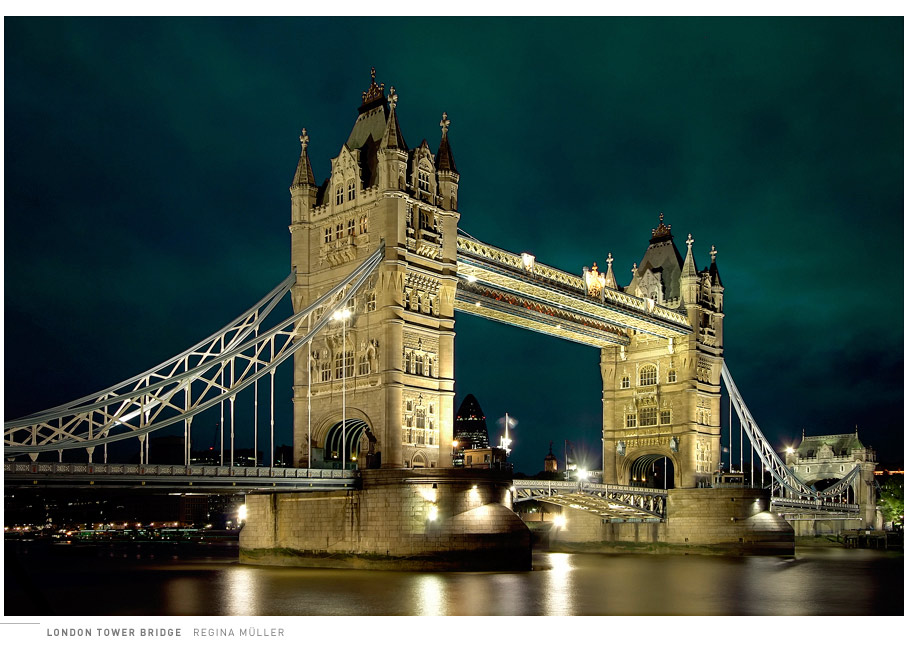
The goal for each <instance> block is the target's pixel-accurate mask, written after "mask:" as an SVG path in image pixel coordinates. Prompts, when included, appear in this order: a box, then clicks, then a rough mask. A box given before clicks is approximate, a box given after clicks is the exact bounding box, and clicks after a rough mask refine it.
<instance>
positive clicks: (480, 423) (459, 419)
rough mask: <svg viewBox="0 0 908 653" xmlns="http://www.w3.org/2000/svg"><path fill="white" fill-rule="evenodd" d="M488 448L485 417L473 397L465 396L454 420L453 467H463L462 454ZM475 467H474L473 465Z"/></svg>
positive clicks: (487, 431)
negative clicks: (471, 450)
mask: <svg viewBox="0 0 908 653" xmlns="http://www.w3.org/2000/svg"><path fill="white" fill-rule="evenodd" d="M488 448H489V430H488V428H487V427H486V416H485V414H484V413H483V412H482V408H480V406H479V402H478V401H476V397H474V396H473V395H467V396H466V397H465V398H464V400H463V402H462V403H461V404H460V409H459V410H458V411H457V416H456V417H455V418H454V466H455V467H463V466H464V453H465V452H466V451H467V450H470V449H485V450H487V449H488ZM474 466H475V465H474Z"/></svg>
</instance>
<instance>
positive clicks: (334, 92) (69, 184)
mask: <svg viewBox="0 0 908 653" xmlns="http://www.w3.org/2000/svg"><path fill="white" fill-rule="evenodd" d="M370 66H375V67H376V69H377V72H378V80H379V81H382V82H384V83H385V84H386V87H387V86H390V85H394V86H395V87H396V89H397V91H398V95H399V97H400V101H399V104H398V112H399V117H400V122H401V127H402V129H403V133H404V136H405V138H406V139H407V142H408V144H409V145H410V146H415V145H417V144H418V143H419V142H420V141H421V140H422V139H423V138H426V139H427V140H428V141H429V143H430V144H431V146H432V147H433V149H434V148H436V147H437V144H438V141H439V137H440V133H439V127H438V121H439V119H440V116H441V113H442V111H447V112H448V114H449V116H450V119H451V121H452V124H451V131H450V139H451V144H452V148H453V151H454V154H455V157H456V160H457V167H458V169H459V171H460V173H461V184H460V209H461V212H462V219H461V227H462V228H463V229H465V230H466V231H467V232H469V233H471V234H472V235H474V236H476V237H477V238H480V239H481V240H484V241H486V242H489V243H492V244H496V245H499V246H501V247H504V248H506V249H509V250H511V251H515V252H523V251H529V252H532V253H534V254H535V255H536V257H537V259H538V260H540V261H542V262H545V263H548V264H551V265H554V266H556V267H560V268H562V269H564V270H567V271H571V272H575V273H579V272H580V270H581V268H582V267H583V266H584V265H591V264H592V263H593V261H597V262H598V263H599V264H600V265H603V263H604V260H605V258H606V256H607V254H608V252H612V253H613V256H614V258H615V269H616V274H617V277H618V282H619V283H621V284H627V283H628V282H629V280H630V268H631V265H632V264H633V263H634V262H639V261H640V259H641V258H642V256H643V252H644V251H645V249H646V246H647V244H648V238H649V235H650V230H651V229H652V228H653V227H654V226H656V224H657V222H658V219H657V216H658V215H659V213H660V211H661V212H664V213H665V216H666V222H668V223H670V224H672V226H673V232H674V234H675V236H676V244H678V245H679V246H680V247H679V248H682V251H683V247H684V246H683V241H684V239H685V238H686V236H687V233H688V232H691V233H692V234H693V236H694V238H695V240H696V242H695V245H694V253H695V255H696V257H697V263H698V265H699V266H700V267H703V265H705V264H707V263H708V261H709V258H708V254H707V252H708V251H709V248H710V246H711V245H715V246H716V248H717V249H718V251H719V255H718V263H719V267H720V270H721V274H722V279H723V282H724V283H725V286H726V314H727V317H726V326H725V333H726V360H727V362H728V364H729V367H730V369H731V371H732V373H733V374H734V376H735V379H736V381H737V383H738V386H739V388H740V389H741V390H742V392H743V393H744V395H745V400H746V401H747V402H748V405H749V407H750V409H751V411H752V413H753V414H754V416H755V417H756V419H757V421H758V422H759V423H760V425H761V427H762V428H763V430H764V432H765V433H766V434H767V435H768V436H769V437H770V438H771V439H772V440H773V441H774V442H776V443H779V444H780V445H781V444H783V443H787V442H788V441H790V440H791V439H792V438H793V437H794V436H795V435H797V434H800V432H801V429H806V430H807V433H808V434H822V433H840V432H845V431H849V430H851V429H853V428H854V426H855V424H857V425H858V426H859V428H860V432H861V436H862V440H863V441H864V442H865V444H868V445H870V446H873V447H875V448H876V449H877V450H878V452H879V454H880V456H881V457H882V458H883V460H884V461H886V462H891V463H895V464H898V463H900V462H901V460H902V457H903V439H904V426H903V424H904V421H903V415H904V408H903V405H904V399H903V362H904V351H903V330H904V317H903V312H904V300H903V297H904V288H903V282H904V271H903V263H904V256H903V242H904V210H903V207H904V195H903V193H904V189H903V179H904V167H903V162H904V152H903V142H904V134H903V115H904V102H903V97H904V84H903V79H904V71H903V21H902V19H901V18H895V19H768V18H767V19H681V18H679V19H623V18H618V19H614V18H612V19H568V18H565V19H513V18H507V19H397V18H389V19H327V18H319V19H293V20H279V19H262V20H250V19H199V20H183V19H177V20H165V19H152V20H149V19H67V20H61V19H22V18H7V19H6V20H5V120H6V122H5V139H6V151H5V170H6V173H5V191H6V196H5V224H4V235H5V248H4V249H5V261H4V272H5V284H4V291H5V301H4V308H5V318H4V326H5V339H4V340H5V351H4V364H5V390H4V403H5V406H4V411H5V413H4V414H5V416H6V417H7V418H10V417H18V416H20V415H23V414H25V413H29V412H33V411H35V410H39V409H43V408H47V407H49V406H50V405H54V404H57V403H60V402H63V401H66V400H68V399H72V398H74V397H76V396H81V395H83V394H87V393H89V392H91V391H94V390H99V389H101V388H102V387H106V386H108V385H110V384H112V383H114V382H116V381H118V380H121V379H123V378H127V377H129V376H131V375H133V374H135V373H137V372H139V371H141V370H143V369H146V368H147V367H150V366H152V365H153V364H155V363H157V362H160V361H161V360H164V359H166V358H168V357H169V356H171V355H173V354H175V353H177V352H178V351H181V350H182V349H184V348H185V347H187V346H189V345H191V344H192V343H194V342H196V341H197V340H199V339H201V338H202V337H204V336H205V335H207V334H208V333H211V332H213V331H215V330H216V329H217V328H219V327H220V326H222V325H223V324H224V323H225V322H227V321H228V320H230V319H231V318H233V317H234V316H236V315H237V314H239V313H240V312H242V311H243V310H244V309H245V308H246V307H247V306H249V305H250V304H252V303H253V302H254V301H255V300H256V299H258V298H259V297H260V296H261V295H263V294H264V293H265V292H266V291H267V290H269V289H270V288H271V287H273V286H274V285H275V284H276V283H277V282H278V281H279V280H280V279H282V278H283V277H284V276H285V275H286V274H287V272H288V271H289V234H288V231H287V224H288V222H289V215H290V214H289V194H288V191H287V188H288V186H289V184H290V179H291V176H292V173H293V170H294V167H295V164H296V160H297V156H298V151H299V142H298V140H297V135H298V134H299V130H300V128H301V127H306V128H307V129H308V131H309V135H310V137H311V141H310V150H309V151H310V157H311V160H312V163H313V166H314V168H315V173H316V178H317V179H318V180H319V181H320V180H321V179H324V178H325V177H326V176H327V174H328V172H329V161H328V160H329V158H330V157H332V156H335V155H336V154H337V152H338V151H339V149H340V146H341V144H342V143H343V142H344V140H345V139H346V137H347V134H348V133H349V130H350V127H351V126H352V124H353V121H354V120H355V118H356V109H357V107H358V105H359V102H360V99H361V98H360V94H361V92H362V91H363V90H365V88H366V86H367V85H368V81H369V76H368V71H369V67H370ZM457 334H458V335H457V341H456V348H457V349H456V357H457V360H456V389H457V392H458V399H457V401H458V403H459V401H460V399H461V398H462V397H463V396H465V395H466V394H467V393H470V392H472V393H473V394H475V395H476V396H477V398H478V399H479V402H480V404H481V405H482V407H483V409H484V410H485V412H486V415H487V416H488V417H489V418H490V431H497V427H496V428H494V429H493V428H491V427H492V426H493V424H492V422H493V421H494V419H495V418H497V417H499V416H503V414H504V413H505V411H508V412H510V413H511V414H512V415H513V416H515V417H516V418H517V419H518V420H519V425H518V427H517V429H516V430H515V434H514V437H515V441H516V444H515V446H516V449H515V460H516V462H517V465H518V468H520V469H521V470H522V471H527V472H530V473H533V472H535V471H538V469H539V468H541V465H542V458H543V456H544V455H545V454H546V453H547V451H548V442H549V441H550V440H553V441H555V450H556V452H557V451H558V450H559V449H560V447H561V442H562V441H563V440H564V439H565V438H567V439H570V440H574V441H579V442H582V443H585V444H586V446H587V448H588V449H589V450H590V451H591V453H592V458H593V461H592V462H594V463H598V458H599V452H598V451H599V438H600V432H599V431H600V429H601V402H600V398H601V381H600V378H599V372H598V365H597V362H598V355H597V352H596V351H595V350H593V349H590V348H586V347H583V346H580V345H574V344H570V343H564V342H559V341H552V340H549V339H546V338H544V337H543V336H539V335H536V334H532V333H529V332H524V331H519V330H516V329H512V328H509V327H506V326H503V325H498V324H491V323H488V322H484V321H481V320H478V319H477V318H471V317H469V316H459V317H458V321H457ZM283 393H284V396H283V397H281V401H284V402H285V404H284V405H285V408H286V415H288V416H289V411H290V403H289V396H290V387H289V377H287V381H286V385H285V388H284V390H283ZM282 420H283V421H282ZM278 424H279V427H280V426H281V425H283V428H284V431H283V432H284V433H285V436H284V437H283V440H285V441H288V442H289V439H290V436H289V430H287V429H289V419H286V418H283V417H282V418H280V419H279V422H278ZM723 425H725V426H723V429H727V417H723ZM734 430H735V438H736V444H735V447H736V448H737V423H736V424H735V427H734ZM496 439H497V438H496ZM736 458H737V454H736Z"/></svg>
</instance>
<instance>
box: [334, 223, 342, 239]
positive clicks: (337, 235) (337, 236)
mask: <svg viewBox="0 0 908 653" xmlns="http://www.w3.org/2000/svg"><path fill="white" fill-rule="evenodd" d="M343 235H344V223H343V222H341V223H340V224H338V225H335V226H334V238H335V239H336V240H340V239H341V237H342V236H343Z"/></svg>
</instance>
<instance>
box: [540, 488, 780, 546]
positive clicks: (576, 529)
mask: <svg viewBox="0 0 908 653" xmlns="http://www.w3.org/2000/svg"><path fill="white" fill-rule="evenodd" d="M769 502H770V497H769V492H768V491H764V490H757V489H747V488H693V489H677V490H669V491H668V504H667V510H666V514H667V519H666V520H665V521H664V522H609V521H604V520H603V519H602V518H601V517H599V516H597V515H594V514H591V513H589V512H587V511H583V510H577V509H572V508H565V509H564V511H563V513H564V515H565V521H566V523H565V527H564V529H563V530H560V531H558V530H553V531H552V535H551V542H552V544H553V545H554V544H557V543H569V544H579V543H608V544H621V543H635V544H654V543H662V544H668V545H674V546H675V547H681V548H684V547H709V548H710V549H717V550H727V551H738V552H740V553H748V554H752V553H758V554H781V555H790V554H792V553H794V530H793V529H792V527H791V525H789V524H788V522H786V521H785V520H784V519H783V518H782V517H780V516H779V515H776V514H774V513H772V512H770V510H769Z"/></svg>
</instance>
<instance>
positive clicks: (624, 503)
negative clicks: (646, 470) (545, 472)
mask: <svg viewBox="0 0 908 653" xmlns="http://www.w3.org/2000/svg"><path fill="white" fill-rule="evenodd" d="M513 487H514V503H520V502H523V501H542V502H545V503H552V504H556V505H559V506H564V507H567V508H575V509H577V510H586V511H589V512H591V513H593V514H595V515H598V516H600V517H602V518H603V519H606V520H608V521H612V522H623V521H663V520H664V519H665V509H666V500H667V498H668V493H667V492H666V491H665V490H655V489H652V488H644V487H631V486H627V485H607V484H603V483H586V482H583V481H537V480H515V481H514V485H513Z"/></svg>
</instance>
